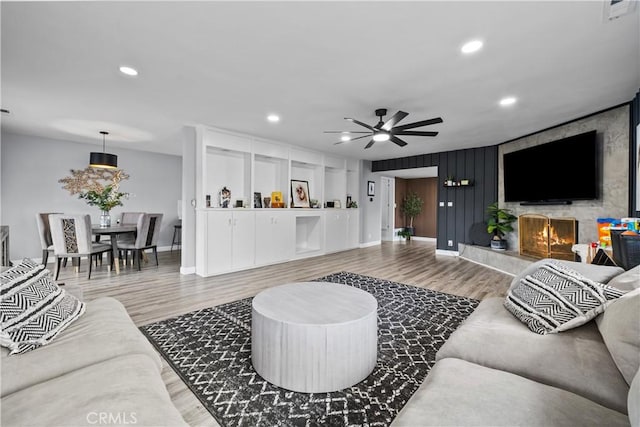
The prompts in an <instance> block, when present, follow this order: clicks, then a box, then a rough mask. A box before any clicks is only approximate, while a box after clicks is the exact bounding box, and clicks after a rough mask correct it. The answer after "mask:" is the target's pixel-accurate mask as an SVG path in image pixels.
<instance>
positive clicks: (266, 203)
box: [262, 197, 271, 208]
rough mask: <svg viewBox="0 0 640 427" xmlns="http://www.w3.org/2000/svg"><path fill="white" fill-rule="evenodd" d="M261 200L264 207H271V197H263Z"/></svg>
mask: <svg viewBox="0 0 640 427" xmlns="http://www.w3.org/2000/svg"><path fill="white" fill-rule="evenodd" d="M262 201H263V202H264V207H265V208H270V207H271V197H265V198H264V199H262Z"/></svg>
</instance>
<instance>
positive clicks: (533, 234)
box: [518, 214, 578, 261]
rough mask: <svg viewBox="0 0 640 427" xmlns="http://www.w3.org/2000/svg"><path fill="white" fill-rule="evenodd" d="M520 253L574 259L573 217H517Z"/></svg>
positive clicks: (575, 238) (575, 225) (574, 231)
mask: <svg viewBox="0 0 640 427" xmlns="http://www.w3.org/2000/svg"><path fill="white" fill-rule="evenodd" d="M518 232H519V243H520V255H526V256H530V257H534V258H555V259H563V260H567V261H576V254H575V253H574V252H573V251H572V247H573V245H575V244H576V243H578V221H577V220H576V219H575V218H549V217H547V216H544V215H537V214H525V215H520V216H519V217H518Z"/></svg>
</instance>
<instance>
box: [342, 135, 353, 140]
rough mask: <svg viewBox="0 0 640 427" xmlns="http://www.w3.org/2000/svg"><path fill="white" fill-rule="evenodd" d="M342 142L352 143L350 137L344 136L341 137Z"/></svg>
mask: <svg viewBox="0 0 640 427" xmlns="http://www.w3.org/2000/svg"><path fill="white" fill-rule="evenodd" d="M340 141H342V142H347V141H351V137H350V136H349V135H342V136H341V137H340Z"/></svg>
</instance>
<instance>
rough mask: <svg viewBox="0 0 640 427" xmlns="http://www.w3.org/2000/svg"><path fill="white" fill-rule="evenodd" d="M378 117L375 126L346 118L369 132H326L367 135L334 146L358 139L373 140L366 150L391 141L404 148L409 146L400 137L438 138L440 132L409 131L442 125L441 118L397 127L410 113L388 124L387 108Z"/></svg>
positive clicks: (401, 112) (345, 140) (393, 117)
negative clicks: (385, 117) (385, 119)
mask: <svg viewBox="0 0 640 427" xmlns="http://www.w3.org/2000/svg"><path fill="white" fill-rule="evenodd" d="M375 113H376V116H378V123H377V124H376V125H375V126H370V125H368V124H366V123H363V122H361V121H359V120H356V119H353V118H351V117H345V120H348V121H350V122H352V123H355V124H357V125H359V126H362V127H364V128H367V129H368V131H365V132H358V131H325V133H341V134H356V133H364V134H365V135H363V136H359V137H357V138H349V139H347V138H344V137H342V138H341V140H340V141H338V142H336V143H335V144H334V145H337V144H342V143H344V142H348V141H355V140H356V139H362V138H371V140H370V141H369V143H368V144H367V145H365V147H364V148H365V149H366V148H371V147H372V146H373V144H374V143H375V142H384V141H391V142H393V143H394V144H396V145H398V146H400V147H404V146H405V145H407V143H406V142H405V141H403V140H402V139H400V138H398V136H436V135H437V134H438V132H434V131H412V130H409V129H414V128H418V127H422V126H429V125H434V124H437V123H442V118H441V117H435V118H433V119H428V120H422V121H419V122H414V123H408V124H406V125H402V126H396V125H397V124H398V123H399V122H400V121H401V120H402V119H404V118H405V117H407V116H408V115H409V113H406V112H404V111H398V112H397V113H396V114H394V115H393V116H391V118H390V119H389V120H387V121H386V122H385V121H384V120H383V119H382V118H383V117H384V116H386V115H387V109H386V108H378V109H377V110H376V111H375Z"/></svg>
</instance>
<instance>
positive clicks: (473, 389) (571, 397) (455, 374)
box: [391, 359, 629, 427]
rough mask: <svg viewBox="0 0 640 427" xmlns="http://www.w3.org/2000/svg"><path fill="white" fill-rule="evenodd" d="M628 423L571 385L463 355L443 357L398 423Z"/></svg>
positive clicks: (509, 424) (559, 424)
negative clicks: (469, 359)
mask: <svg viewBox="0 0 640 427" xmlns="http://www.w3.org/2000/svg"><path fill="white" fill-rule="evenodd" d="M517 425H519V426H525V425H526V426H608V427H612V426H628V425H629V419H628V418H627V416H626V415H624V414H621V413H619V412H616V411H614V410H612V409H609V408H605V407H604V406H601V405H599V404H597V403H595V402H592V401H590V400H588V399H585V398H584V397H582V396H578V395H576V394H573V393H571V392H568V391H566V390H562V389H560V388H556V387H551V386H548V385H544V384H541V383H537V382H535V381H531V380H528V379H526V378H523V377H520V376H518V375H514V374H512V373H509V372H505V371H500V370H496V369H491V368H487V367H484V366H480V365H476V364H473V363H469V362H466V361H464V360H460V359H442V360H440V361H438V362H437V363H436V364H435V366H434V367H433V368H432V369H431V371H430V372H429V375H428V376H427V378H426V380H425V381H424V383H423V384H422V385H421V386H420V388H419V389H418V391H416V393H415V394H414V395H413V397H411V399H410V400H409V401H408V403H407V404H406V405H405V406H404V408H403V409H402V410H401V411H400V413H399V414H398V416H397V417H396V418H395V420H394V421H393V422H392V423H391V426H392V427H397V426H412V427H415V426H517Z"/></svg>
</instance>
